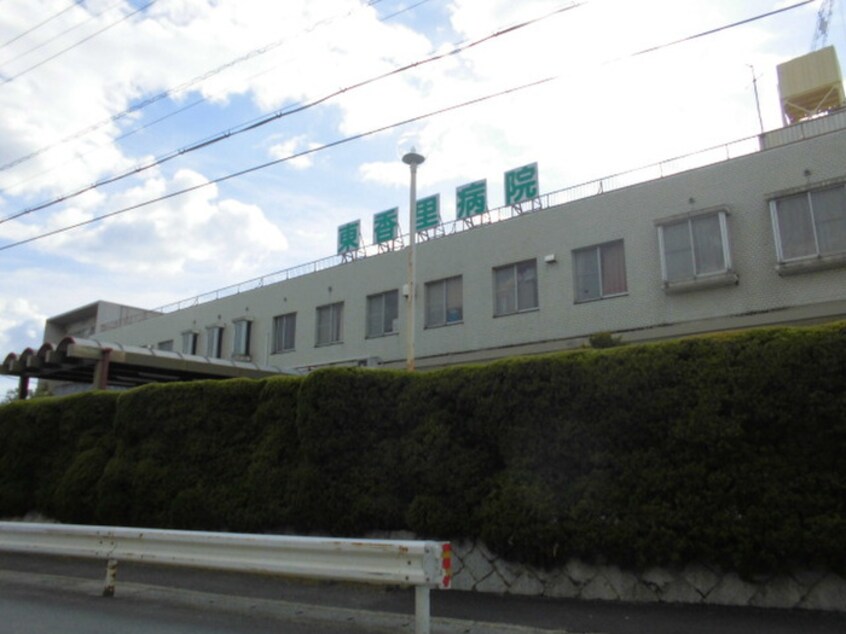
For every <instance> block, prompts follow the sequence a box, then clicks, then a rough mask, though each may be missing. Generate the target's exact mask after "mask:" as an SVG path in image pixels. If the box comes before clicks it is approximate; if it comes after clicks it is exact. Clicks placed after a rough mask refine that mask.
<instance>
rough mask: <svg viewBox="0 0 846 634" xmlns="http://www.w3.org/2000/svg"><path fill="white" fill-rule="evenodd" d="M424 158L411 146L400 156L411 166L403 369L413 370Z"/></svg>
mask: <svg viewBox="0 0 846 634" xmlns="http://www.w3.org/2000/svg"><path fill="white" fill-rule="evenodd" d="M425 160H426V159H425V158H424V156H423V155H422V154H418V153H417V151H416V150H415V149H414V148H413V147H412V148H411V151H410V152H408V153H407V154H405V155H404V156H403V157H402V162H403V163H405V164H406V165H408V167H409V168H411V188H410V189H411V192H410V196H409V203H408V236H409V245H408V279H407V288H408V295H407V296H406V297H407V298H406V302H405V307H406V318H405V330H406V336H405V342H406V343H405V369H406V370H414V328H415V326H414V315H415V312H416V310H417V308H416V306H417V303H416V301H415V296H416V294H417V289H416V288H415V277H414V273H415V271H414V265H415V262H414V258H415V245H416V243H417V166H418V165H420V164H421V163H422V162H423V161H425Z"/></svg>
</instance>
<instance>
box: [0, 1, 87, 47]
mask: <svg viewBox="0 0 846 634" xmlns="http://www.w3.org/2000/svg"><path fill="white" fill-rule="evenodd" d="M80 3H81V0H74V1H73V2H71V3H70V4H69V5H68V6H66V7H65V8H64V9H62V10H61V11H59V12H58V13H54V14H53V15H51V16H50V17H49V18H46V19H44V20H42V21H41V22H39V23H38V24H36V25H35V26H31V27H30V28H28V29H27V30H26V31H24V32H23V33H19V34H18V35H16V36H15V37H13V38H12V39H11V40H9V41H8V42H6V43H5V44H0V48H6V47H7V46H9V44H14V43H15V42H17V41H18V40H19V39H21V38H22V37H25V36H27V35H29V34H30V33H32V32H33V31H36V30H38V29H40V28H41V27H42V26H44V25H45V24H48V23H50V22H52V21H53V20H55V19H56V18H58V17H61V16H63V15H64V14H65V13H67V12H68V11H70V10H71V9H73V8H74V7H76V6H77V5H78V4H80ZM4 63H5V62H4Z"/></svg>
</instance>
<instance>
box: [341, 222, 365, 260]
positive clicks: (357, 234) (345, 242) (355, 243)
mask: <svg viewBox="0 0 846 634" xmlns="http://www.w3.org/2000/svg"><path fill="white" fill-rule="evenodd" d="M360 247H361V221H360V220H356V221H355V222H348V223H347V224H345V225H341V226H340V227H338V255H342V254H344V253H350V252H351V251H357V250H358V249H359V248H360Z"/></svg>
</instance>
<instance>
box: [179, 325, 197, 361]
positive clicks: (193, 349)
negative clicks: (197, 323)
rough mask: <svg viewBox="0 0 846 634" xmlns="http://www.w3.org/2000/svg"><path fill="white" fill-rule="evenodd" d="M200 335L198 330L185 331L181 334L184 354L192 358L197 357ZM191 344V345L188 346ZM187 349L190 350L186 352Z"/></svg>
mask: <svg viewBox="0 0 846 634" xmlns="http://www.w3.org/2000/svg"><path fill="white" fill-rule="evenodd" d="M199 340H200V333H198V332H197V331H196V330H185V331H183V332H182V333H180V346H181V350H182V354H188V355H191V356H196V355H197V346H198V345H199ZM186 344H189V345H186ZM186 348H188V349H187V350H186Z"/></svg>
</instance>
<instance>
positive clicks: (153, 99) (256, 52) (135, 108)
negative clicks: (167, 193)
mask: <svg viewBox="0 0 846 634" xmlns="http://www.w3.org/2000/svg"><path fill="white" fill-rule="evenodd" d="M382 1H383V0H370V1H369V2H367V4H365V5H364V7H372V6H374V5H376V4H379V3H380V2H382ZM430 1H431V0H421V1H420V2H418V3H417V4H415V5H414V6H415V7H417V6H419V5H421V4H425V3H426V2H430ZM360 8H361V7H359V8H358V9H353V10H351V11H348V12H347V13H345V14H340V15H336V16H334V17H331V18H327V19H325V20H321V21H319V22H316V23H314V24H312V25H311V26H310V27H309V28H307V29H305V30H304V31H302V33H301V34H300V35H305V34H308V33H311V32H313V31H314V30H316V29H317V28H319V27H322V26H326V25H327V24H332V23H333V22H335V21H336V20H339V19H342V18H347V17H349V16H351V15H353V14H354V13H355V12H356V11H358V10H360ZM405 10H407V9H404V10H402V11H398V12H397V13H395V14H392V15H390V16H388V17H386V18H383V19H382V20H386V19H389V18H391V17H394V16H395V15H399V14H400V13H403V12H404V11H405ZM289 41H290V38H281V39H278V40H275V41H273V42H270V43H269V44H266V45H264V46H261V47H259V48H255V49H252V50H250V51H248V52H247V53H245V54H243V55H241V56H239V57H236V58H234V59H232V60H230V61H228V62H226V63H224V64H221V65H220V66H218V67H217V68H214V69H212V70H209V71H206V72H204V73H202V74H201V75H197V76H196V77H194V78H193V79H189V80H188V81H185V82H183V83H181V84H179V85H177V86H173V87H171V88H168V89H167V90H164V91H162V92H159V93H157V94H155V95H152V96H150V97H148V98H146V99H144V100H143V101H140V102H138V103H136V104H134V105H132V106H130V107H129V108H126V109H125V110H122V111H120V112H118V113H115V114H113V115H111V116H109V117H107V118H105V119H102V120H100V121H98V122H97V123H93V124H91V125H89V126H87V127H85V128H82V129H80V130H77V131H76V132H73V133H71V134H70V135H68V136H66V137H63V138H62V139H60V140H59V141H57V142H55V143H51V144H50V145H46V146H43V147H41V148H39V149H37V150H34V151H33V152H30V153H29V154H26V155H24V156H21V157H18V158H16V159H14V160H12V161H9V162H8V163H4V164H3V165H0V171H5V170H8V169H9V168H11V167H14V166H16V165H20V164H21V163H24V162H26V161H29V160H30V159H33V158H35V157H36V156H40V155H41V154H43V153H44V152H47V151H49V150H52V149H53V148H56V147H59V146H61V145H64V144H66V143H69V142H70V141H74V140H76V139H79V138H81V137H83V136H85V135H87V134H90V133H91V132H94V131H96V130H99V129H100V128H102V127H103V126H107V125H109V124H111V123H115V122H117V121H120V120H121V119H124V118H126V117H128V116H129V115H131V114H134V113H136V112H139V111H141V110H143V109H144V108H147V107H149V106H151V105H153V104H154V103H157V102H159V101H161V100H163V99H166V98H168V97H171V96H173V95H174V94H175V93H179V92H182V91H185V90H188V89H189V88H191V87H193V86H195V85H197V84H199V83H201V82H203V81H205V80H207V79H210V78H211V77H214V76H215V75H218V74H220V73H221V72H223V71H224V70H226V69H228V68H231V67H233V66H235V65H237V64H240V63H242V62H245V61H247V60H249V59H253V58H255V57H258V56H260V55H264V54H265V53H268V52H270V51H272V50H274V49H276V48H278V47H279V46H281V45H282V44H285V43H287V42H289Z"/></svg>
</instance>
